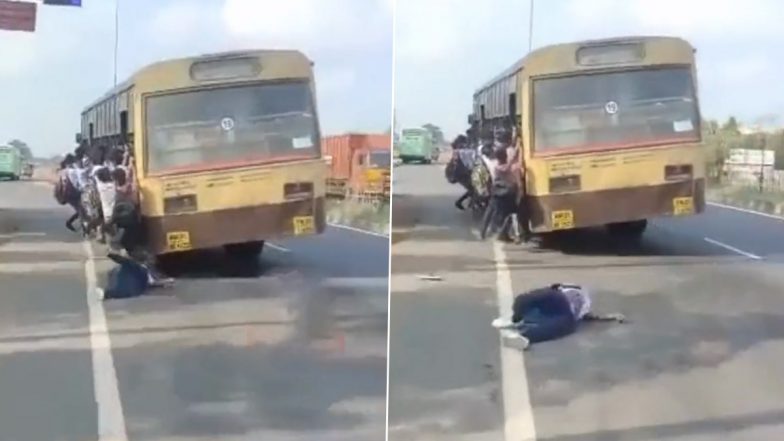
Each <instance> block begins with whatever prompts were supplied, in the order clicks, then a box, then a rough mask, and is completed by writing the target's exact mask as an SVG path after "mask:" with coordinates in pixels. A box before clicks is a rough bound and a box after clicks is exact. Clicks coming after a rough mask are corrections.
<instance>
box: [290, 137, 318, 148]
mask: <svg viewBox="0 0 784 441" xmlns="http://www.w3.org/2000/svg"><path fill="white" fill-rule="evenodd" d="M291 144H292V146H293V147H294V148H295V149H309V148H311V147H313V140H312V139H310V136H303V137H302V138H294V139H292V140H291Z"/></svg>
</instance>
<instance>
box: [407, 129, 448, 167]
mask: <svg viewBox="0 0 784 441" xmlns="http://www.w3.org/2000/svg"><path fill="white" fill-rule="evenodd" d="M398 149H399V150H398V151H399V155H398V157H399V158H400V160H401V161H402V162H403V164H408V163H409V162H419V163H424V164H430V163H432V162H434V161H437V160H438V154H439V150H438V146H436V144H435V142H434V141H433V136H432V135H431V134H430V132H429V131H428V130H426V129H424V128H412V129H403V131H402V133H401V139H400V145H399V147H398Z"/></svg>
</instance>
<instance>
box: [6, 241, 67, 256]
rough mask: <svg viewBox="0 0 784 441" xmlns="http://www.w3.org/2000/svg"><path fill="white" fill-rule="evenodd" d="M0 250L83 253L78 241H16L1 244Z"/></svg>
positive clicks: (12, 251) (10, 251)
mask: <svg viewBox="0 0 784 441" xmlns="http://www.w3.org/2000/svg"><path fill="white" fill-rule="evenodd" d="M0 251H2V252H8V253H42V254H45V253H65V254H77V255H79V256H81V255H82V250H81V249H80V247H79V244H78V243H68V242H57V241H47V242H44V241H41V242H15V241H11V242H8V243H6V244H0Z"/></svg>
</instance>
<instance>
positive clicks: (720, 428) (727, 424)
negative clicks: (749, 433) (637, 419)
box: [538, 409, 784, 441]
mask: <svg viewBox="0 0 784 441" xmlns="http://www.w3.org/2000/svg"><path fill="white" fill-rule="evenodd" d="M782 421H784V410H781V409H777V410H771V411H767V412H755V413H751V414H746V415H734V416H729V417H722V418H706V419H701V420H694V421H685V422H682V423H672V424H658V425H651V426H641V427H630V428H627V429H615V430H601V431H598V432H590V433H577V434H573V435H559V436H553V437H547V438H538V439H539V441H583V440H592V439H596V440H603V441H614V440H624V441H644V440H649V439H671V438H681V437H688V436H693V435H713V436H716V438H725V437H726V436H727V434H728V433H732V432H735V431H739V430H743V429H750V428H760V427H761V426H780V425H781V422H782ZM718 435H722V436H718Z"/></svg>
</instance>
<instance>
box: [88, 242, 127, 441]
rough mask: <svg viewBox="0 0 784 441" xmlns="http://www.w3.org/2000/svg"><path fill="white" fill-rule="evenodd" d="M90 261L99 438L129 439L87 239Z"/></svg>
mask: <svg viewBox="0 0 784 441" xmlns="http://www.w3.org/2000/svg"><path fill="white" fill-rule="evenodd" d="M83 244H84V252H85V254H86V256H87V261H86V262H85V264H84V274H85V278H86V280H87V309H88V311H89V313H90V347H91V349H92V361H93V384H94V392H95V403H96V406H97V407H98V439H99V441H128V430H127V429H126V426H125V416H124V414H123V408H122V401H120V388H119V386H118V385H117V372H116V370H115V367H114V357H113V356H112V344H111V340H110V338H109V329H108V326H107V325H106V311H105V310H104V307H103V303H102V301H101V300H100V299H99V298H98V291H97V288H98V277H97V275H96V271H95V254H94V253H93V247H92V245H90V242H86V241H85V242H84V243H83Z"/></svg>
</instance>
